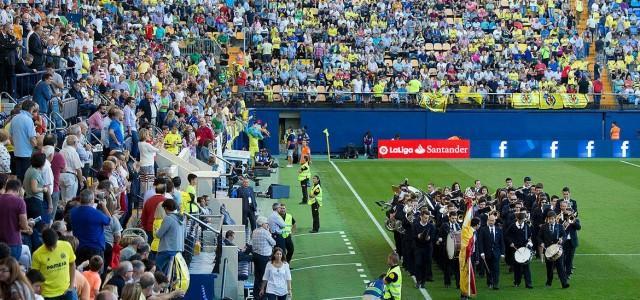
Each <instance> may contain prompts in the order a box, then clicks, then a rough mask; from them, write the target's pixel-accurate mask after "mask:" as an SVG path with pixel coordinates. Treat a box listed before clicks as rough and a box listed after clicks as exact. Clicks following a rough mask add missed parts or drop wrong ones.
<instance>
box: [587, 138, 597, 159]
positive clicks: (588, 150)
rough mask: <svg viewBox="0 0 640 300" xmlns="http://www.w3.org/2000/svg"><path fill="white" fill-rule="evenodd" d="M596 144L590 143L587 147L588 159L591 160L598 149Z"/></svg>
mask: <svg viewBox="0 0 640 300" xmlns="http://www.w3.org/2000/svg"><path fill="white" fill-rule="evenodd" d="M594 144H595V143H594V141H588V142H587V146H586V147H585V148H586V149H587V157H589V158H591V157H593V150H594V149H595V148H596V147H595V146H594Z"/></svg>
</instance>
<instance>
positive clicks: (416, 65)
mask: <svg viewBox="0 0 640 300" xmlns="http://www.w3.org/2000/svg"><path fill="white" fill-rule="evenodd" d="M411 66H412V67H416V68H417V67H418V66H420V63H419V62H418V60H417V59H412V60H411Z"/></svg>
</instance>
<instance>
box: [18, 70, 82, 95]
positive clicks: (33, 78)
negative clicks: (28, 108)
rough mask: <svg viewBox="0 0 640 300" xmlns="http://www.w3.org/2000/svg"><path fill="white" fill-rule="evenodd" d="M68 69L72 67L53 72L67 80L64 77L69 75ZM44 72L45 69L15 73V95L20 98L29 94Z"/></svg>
mask: <svg viewBox="0 0 640 300" xmlns="http://www.w3.org/2000/svg"><path fill="white" fill-rule="evenodd" d="M70 70H73V68H62V69H56V70H55V72H56V73H58V74H60V75H61V76H62V78H63V81H64V82H67V80H64V79H65V78H66V77H68V76H69V74H68V71H70ZM45 73H47V71H38V72H33V73H21V74H16V91H15V93H16V97H17V98H18V99H20V98H22V97H25V96H31V95H32V94H33V89H34V88H35V86H36V84H37V83H38V81H40V80H41V79H42V75H44V74H45ZM66 88H68V87H66Z"/></svg>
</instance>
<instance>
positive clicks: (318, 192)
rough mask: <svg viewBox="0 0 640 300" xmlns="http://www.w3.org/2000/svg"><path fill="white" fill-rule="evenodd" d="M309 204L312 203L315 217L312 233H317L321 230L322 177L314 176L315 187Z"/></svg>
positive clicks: (312, 211) (312, 214)
mask: <svg viewBox="0 0 640 300" xmlns="http://www.w3.org/2000/svg"><path fill="white" fill-rule="evenodd" d="M309 205H311V217H312V218H313V228H312V229H311V231H309V232H310V233H316V232H318V230H320V207H321V206H322V186H320V177H318V175H314V176H313V188H312V189H311V195H310V196H309Z"/></svg>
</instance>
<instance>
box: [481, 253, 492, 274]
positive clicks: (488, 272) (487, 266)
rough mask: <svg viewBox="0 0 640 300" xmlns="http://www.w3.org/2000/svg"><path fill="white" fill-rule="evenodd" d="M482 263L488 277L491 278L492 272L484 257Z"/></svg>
mask: <svg viewBox="0 0 640 300" xmlns="http://www.w3.org/2000/svg"><path fill="white" fill-rule="evenodd" d="M482 261H483V262H484V266H485V267H486V268H487V275H489V276H491V271H489V265H487V260H486V259H485V258H484V257H483V258H482Z"/></svg>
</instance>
